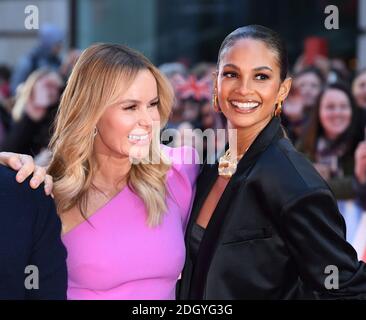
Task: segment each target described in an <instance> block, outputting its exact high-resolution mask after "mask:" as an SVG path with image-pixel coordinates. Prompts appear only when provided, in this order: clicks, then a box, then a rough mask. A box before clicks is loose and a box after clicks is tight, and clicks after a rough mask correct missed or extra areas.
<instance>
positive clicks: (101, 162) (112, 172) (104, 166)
mask: <svg viewBox="0 0 366 320" xmlns="http://www.w3.org/2000/svg"><path fill="white" fill-rule="evenodd" d="M95 159H96V162H97V171H96V172H95V176H94V178H93V184H94V185H96V186H97V187H98V188H102V189H105V190H108V189H109V190H110V189H115V190H120V189H122V188H123V186H124V185H126V183H127V179H128V176H129V172H130V170H131V167H132V163H131V161H130V159H129V157H114V156H111V155H106V154H103V153H96V155H95Z"/></svg>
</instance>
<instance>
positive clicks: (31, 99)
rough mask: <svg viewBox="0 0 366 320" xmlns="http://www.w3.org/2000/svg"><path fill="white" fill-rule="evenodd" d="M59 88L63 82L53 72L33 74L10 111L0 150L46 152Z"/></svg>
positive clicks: (59, 93) (27, 152)
mask: <svg viewBox="0 0 366 320" xmlns="http://www.w3.org/2000/svg"><path fill="white" fill-rule="evenodd" d="M63 87H64V84H63V81H62V79H61V77H60V76H59V75H58V73H56V72H55V71H52V70H49V69H40V70H37V71H34V72H33V73H32V74H31V75H30V76H29V78H28V79H27V81H26V82H25V84H24V85H23V86H22V88H21V89H20V92H19V96H18V97H17V99H16V101H15V105H14V107H13V110H12V118H13V124H12V126H11V129H10V130H8V133H7V135H6V137H5V138H4V139H3V141H2V143H1V144H0V150H4V151H10V152H18V153H25V154H31V155H33V156H37V155H40V154H41V153H42V152H44V151H45V150H47V146H48V143H49V141H50V137H51V130H52V123H53V121H54V118H55V115H56V112H57V108H58V104H59V101H60V95H61V92H62V89H63ZM47 163H48V161H46V162H45V163H44V162H42V164H44V165H46V164H47Z"/></svg>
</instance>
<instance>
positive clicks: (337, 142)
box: [298, 83, 362, 200]
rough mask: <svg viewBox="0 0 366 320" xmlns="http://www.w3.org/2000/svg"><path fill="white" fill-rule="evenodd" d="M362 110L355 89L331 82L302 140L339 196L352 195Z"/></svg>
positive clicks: (300, 143) (336, 195) (301, 142)
mask: <svg viewBox="0 0 366 320" xmlns="http://www.w3.org/2000/svg"><path fill="white" fill-rule="evenodd" d="M359 120H360V117H359V116H358V110H357V108H356V107H355V105H354V103H353V98H352V95H351V92H350V91H349V89H348V88H347V86H345V85H344V84H341V83H333V84H330V85H328V86H327V87H326V88H325V89H324V91H323V92H322V93H321V94H320V97H319V99H318V103H317V104H316V106H315V108H314V113H313V115H312V119H311V120H310V122H309V126H308V127H307V129H306V131H305V132H304V135H303V137H302V139H301V141H300V142H299V144H298V149H299V151H301V152H303V153H305V154H306V155H307V156H308V157H309V159H310V160H311V161H312V162H313V163H314V166H315V168H316V169H317V170H318V172H319V173H320V174H321V176H322V177H323V178H324V179H325V180H326V181H327V183H328V184H329V186H330V188H331V190H332V191H333V192H334V195H335V197H336V198H337V199H339V200H342V199H352V198H354V196H355V193H354V188H353V180H354V175H353V168H354V152H355V149H356V146H357V143H358V142H359V141H360V140H361V138H362V130H361V127H360V122H359Z"/></svg>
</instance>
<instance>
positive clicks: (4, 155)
mask: <svg viewBox="0 0 366 320" xmlns="http://www.w3.org/2000/svg"><path fill="white" fill-rule="evenodd" d="M19 156H20V155H19V154H16V153H12V152H0V164H2V165H5V166H8V167H10V168H12V169H13V170H16V171H18V170H19V169H20V168H21V166H22V162H21V161H20V158H19Z"/></svg>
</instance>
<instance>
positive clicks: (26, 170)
mask: <svg viewBox="0 0 366 320" xmlns="http://www.w3.org/2000/svg"><path fill="white" fill-rule="evenodd" d="M19 159H20V161H21V164H22V167H21V168H20V170H19V171H18V173H17V175H16V180H17V181H18V182H19V183H22V182H23V181H24V180H25V179H26V178H28V177H29V176H30V175H31V174H32V173H33V172H34V169H35V165H34V161H33V158H32V157H31V156H28V155H25V154H21V155H19Z"/></svg>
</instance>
